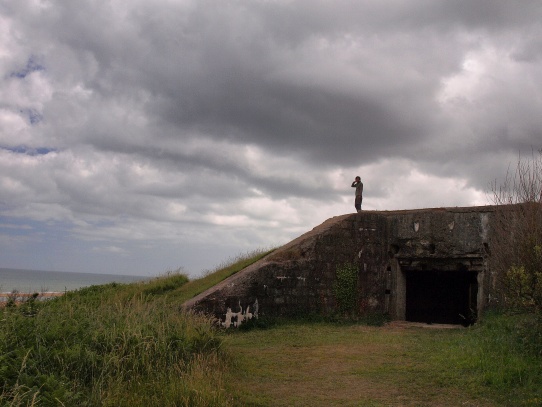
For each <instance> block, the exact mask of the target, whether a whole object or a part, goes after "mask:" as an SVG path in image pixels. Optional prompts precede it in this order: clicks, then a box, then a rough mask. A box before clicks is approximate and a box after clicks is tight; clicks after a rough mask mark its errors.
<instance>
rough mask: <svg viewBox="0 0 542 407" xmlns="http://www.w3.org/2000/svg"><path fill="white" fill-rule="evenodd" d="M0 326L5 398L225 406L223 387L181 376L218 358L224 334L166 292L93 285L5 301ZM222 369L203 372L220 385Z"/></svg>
mask: <svg viewBox="0 0 542 407" xmlns="http://www.w3.org/2000/svg"><path fill="white" fill-rule="evenodd" d="M128 291H130V290H128ZM1 328H2V331H1V333H0V336H1V344H0V348H1V356H0V362H1V363H0V364H1V367H0V378H1V381H2V394H1V396H0V400H1V402H2V404H5V405H14V406H19V405H39V406H58V405H76V404H78V405H81V406H101V405H104V406H106V405H111V406H124V405H126V406H133V405H143V404H144V403H148V404H149V405H164V406H165V405H205V406H208V405H223V402H224V400H223V397H224V395H223V394H220V391H218V392H217V391H209V389H208V388H207V387H208V386H207V385H206V386H204V387H205V391H202V392H198V391H197V386H199V385H200V384H201V383H199V384H198V383H194V382H193V381H190V380H188V381H184V380H183V378H185V379H186V378H187V377H192V376H194V370H198V369H200V370H201V369H204V368H205V369H208V366H211V365H216V364H218V363H219V362H220V345H221V339H220V338H219V337H218V336H217V334H216V332H214V331H213V330H212V328H211V324H210V321H208V320H206V319H205V318H203V317H198V316H195V315H187V314H186V313H183V312H181V311H180V310H179V309H178V307H173V306H171V304H168V302H167V301H165V298H159V299H155V300H153V301H149V300H148V298H147V297H145V296H144V295H142V294H141V295H130V296H127V295H126V292H125V291H123V290H118V291H117V292H111V287H108V286H105V287H103V288H102V289H100V288H99V287H94V288H92V289H90V290H84V291H82V292H80V293H77V294H72V295H67V296H66V297H65V298H59V299H57V300H53V301H50V302H47V303H45V304H33V305H32V309H30V307H29V305H28V304H23V305H22V306H19V307H12V308H7V309H6V310H4V312H3V314H2V321H1ZM203 361H206V363H202V362H203ZM220 370H221V369H217V370H213V371H208V372H207V373H206V374H209V375H212V376H213V377H212V378H211V379H212V380H210V382H214V383H215V385H216V388H217V389H220V380H221V378H220ZM189 383H191V385H190V386H189V385H188V384H189ZM196 393H197V394H198V396H197V397H196V399H197V400H198V402H195V400H196V399H194V397H195V394H196ZM202 394H205V395H206V396H205V397H202Z"/></svg>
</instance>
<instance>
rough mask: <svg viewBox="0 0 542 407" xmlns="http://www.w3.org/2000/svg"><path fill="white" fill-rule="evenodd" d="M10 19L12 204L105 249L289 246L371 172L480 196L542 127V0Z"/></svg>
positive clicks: (90, 9) (150, 6) (438, 194)
mask: <svg viewBox="0 0 542 407" xmlns="http://www.w3.org/2000/svg"><path fill="white" fill-rule="evenodd" d="M0 20H1V21H0V23H1V24H0V39H1V42H0V43H1V44H2V45H0V55H2V58H0V69H1V70H2V76H1V79H2V82H1V86H2V93H0V95H1V96H0V126H1V127H0V146H2V148H1V149H0V170H1V172H0V186H1V187H2V195H3V197H2V200H3V202H4V203H5V204H4V206H3V207H2V208H3V209H2V211H3V212H2V213H0V214H3V215H6V216H7V217H8V218H10V217H17V218H19V217H20V218H25V217H26V218H29V219H32V220H38V221H40V222H44V224H46V223H47V221H48V220H54V222H53V223H55V224H57V223H59V222H66V223H67V224H70V225H72V226H73V229H72V230H73V231H74V232H73V233H76V234H77V236H78V237H83V238H84V239H88V240H89V241H94V240H95V241H99V242H103V244H102V245H100V244H97V245H96V247H95V248H93V250H92V254H93V255H94V254H95V253H97V252H100V253H103V252H108V253H114V252H115V253H116V251H117V250H118V251H119V252H121V251H122V252H123V253H128V252H129V251H130V248H129V246H130V245H129V244H128V243H126V242H128V241H131V240H134V241H138V242H146V241H147V240H149V243H148V247H153V249H154V250H156V248H157V247H158V246H160V244H158V243H156V242H157V241H158V239H159V238H158V236H160V239H163V240H162V241H165V242H168V243H167V244H166V245H165V246H164V247H166V246H167V248H168V249H171V251H172V252H176V249H175V248H174V247H175V245H179V246H182V245H183V244H184V245H185V246H186V247H188V246H190V247H195V246H194V244H195V243H194V242H193V241H192V240H197V241H198V242H200V243H201V242H208V241H212V242H213V244H216V245H217V246H216V247H218V246H220V245H224V244H225V243H224V242H228V243H230V244H232V245H233V244H235V245H238V244H241V245H242V244H247V243H246V242H250V244H253V243H254V242H262V241H266V239H269V240H273V241H277V240H278V241H280V240H281V239H287V238H289V237H293V235H295V233H298V232H301V231H304V230H305V229H307V228H308V227H312V226H314V223H315V222H317V221H320V220H323V219H320V218H321V217H325V216H333V215H335V214H336V213H337V212H341V213H342V212H344V211H345V210H349V209H347V208H350V209H352V208H351V206H352V205H351V202H350V201H351V199H350V198H351V191H350V187H349V183H350V182H351V180H352V177H353V176H354V175H358V174H361V175H362V177H363V179H364V181H365V182H366V191H367V196H368V199H367V200H366V202H367V205H368V208H372V209H393V208H405V207H415V206H427V205H466V204H472V203H480V194H482V193H483V191H485V190H486V189H487V185H488V183H489V182H491V181H493V180H494V179H495V178H496V177H498V176H499V175H500V174H499V173H500V172H505V171H506V168H507V167H508V165H509V163H510V162H513V161H514V160H516V159H517V156H518V153H519V152H523V153H525V152H526V151H527V152H529V151H531V148H533V147H534V148H538V147H539V145H540V140H542V130H541V129H542V118H541V117H542V116H541V115H540V114H539V113H540V110H541V109H542V106H541V105H542V97H541V94H540V90H539V86H538V84H539V83H541V82H542V58H541V56H542V45H541V44H542V42H541V40H540V38H542V27H541V24H540V21H542V6H541V3H540V2H539V1H531V0H523V1H520V2H510V1H504V0H497V1H495V0H483V1H482V0H479V1H470V0H458V1H451V0H450V1H444V0H436V1H435V0H416V1H403V0H390V1H385V2H377V1H358V0H356V1H353V0H352V1H334V2H329V1H320V0H310V1H309V0H300V1H287V0H284V1H280V0H278V1H265V0H251V1H248V0H247V1H233V0H231V1H230V0H221V1H218V0H213V1H211V0H198V1H190V0H186V1H181V0H179V1H165V0H164V1H161V0H157V1H153V2H150V1H148V0H133V1H130V2H121V1H115V0H113V1H109V2H106V3H103V2H95V1H80V2H58V1H24V0H23V1H18V2H11V3H9V4H2V5H1V6H0ZM21 146H23V147H21ZM63 230H65V229H63ZM36 236H37V235H36ZM271 237H273V238H271ZM153 238H154V239H156V240H153ZM1 239H4V240H3V241H2V242H6V241H7V242H9V241H10V240H9V235H2V234H0V240H1ZM191 239H192V240H191ZM234 242H235V243H234ZM243 242H244V243H243ZM125 243H126V244H125ZM189 243H190V244H189ZM198 244H199V243H198ZM196 246H197V244H196ZM141 247H142V246H137V248H135V246H134V247H132V250H133V251H138V253H139V250H140V249H141ZM164 247H162V246H160V253H165V252H167V251H168V250H166V249H165V248H164ZM221 247H222V246H221ZM121 248H122V250H120V249H121ZM149 250H150V249H149ZM196 251H197V250H196ZM218 251H220V250H218V249H217V252H218ZM21 253H22V252H21ZM0 265H1V264H0Z"/></svg>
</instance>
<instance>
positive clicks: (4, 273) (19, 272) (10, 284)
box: [0, 268, 149, 297]
mask: <svg viewBox="0 0 542 407" xmlns="http://www.w3.org/2000/svg"><path fill="white" fill-rule="evenodd" d="M148 279H149V277H143V276H128V275H115V274H97V273H76V272H65V271H45V270H23V269H12V268H0V296H2V297H4V295H2V294H6V293H13V292H14V291H16V292H18V293H27V294H32V293H40V294H42V293H64V292H66V291H73V290H77V289H79V288H83V287H89V286H92V285H100V284H108V283H112V282H116V283H133V282H136V281H145V280H148Z"/></svg>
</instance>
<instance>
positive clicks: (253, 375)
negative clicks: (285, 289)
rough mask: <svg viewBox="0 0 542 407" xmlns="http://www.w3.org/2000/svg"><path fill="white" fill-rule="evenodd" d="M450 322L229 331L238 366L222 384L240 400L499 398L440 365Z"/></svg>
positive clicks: (465, 401)
mask: <svg viewBox="0 0 542 407" xmlns="http://www.w3.org/2000/svg"><path fill="white" fill-rule="evenodd" d="M425 328H431V329H425ZM449 328H450V327H449V326H435V325H433V326H428V325H425V326H424V325H423V324H419V325H416V324H404V323H403V324H401V323H395V324H390V325H387V326H385V327H380V328H376V327H361V326H355V327H336V326H329V325H310V326H306V325H302V326H285V327H280V328H274V329H271V330H267V331H252V332H247V333H244V334H241V333H240V334H235V335H232V336H231V337H229V338H228V341H227V344H226V348H227V349H228V351H230V352H232V353H231V354H232V357H234V358H235V359H236V361H237V368H238V369H237V371H236V373H235V374H234V377H232V378H230V379H229V384H228V386H229V387H230V388H231V391H232V393H234V394H236V395H237V397H238V403H239V405H245V406H277V407H280V406H312V407H316V406H373V407H376V406H443V407H447V406H449V407H452V406H469V407H473V406H496V405H498V404H495V403H494V402H492V401H490V400H488V399H487V398H486V397H484V396H483V395H481V392H480V391H478V390H477V389H476V388H475V387H472V386H471V385H470V384H471V381H470V378H469V377H467V376H465V375H462V373H461V371H459V370H457V369H455V368H451V367H450V366H449V365H447V363H446V358H447V354H446V352H447V343H448V342H449V341H450V340H455V343H457V336H458V335H462V332H461V329H449ZM466 386H470V389H469V391H466V390H465V387H466Z"/></svg>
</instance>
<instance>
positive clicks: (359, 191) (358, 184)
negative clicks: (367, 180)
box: [352, 177, 363, 212]
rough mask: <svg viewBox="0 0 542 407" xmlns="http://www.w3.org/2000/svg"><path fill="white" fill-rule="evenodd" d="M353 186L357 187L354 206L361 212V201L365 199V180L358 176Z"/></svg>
mask: <svg viewBox="0 0 542 407" xmlns="http://www.w3.org/2000/svg"><path fill="white" fill-rule="evenodd" d="M352 188H356V200H355V201H354V206H355V207H356V210H357V211H358V212H361V201H362V200H363V182H361V178H360V177H356V180H355V181H354V182H352Z"/></svg>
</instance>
